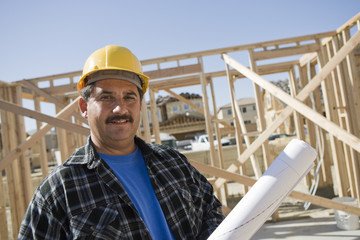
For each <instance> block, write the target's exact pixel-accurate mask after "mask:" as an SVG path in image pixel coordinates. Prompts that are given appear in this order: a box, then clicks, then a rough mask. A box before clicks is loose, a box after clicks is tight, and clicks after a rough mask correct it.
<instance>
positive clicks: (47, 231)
mask: <svg viewBox="0 0 360 240" xmlns="http://www.w3.org/2000/svg"><path fill="white" fill-rule="evenodd" d="M49 205H50V204H49V202H48V201H45V199H44V198H43V197H42V195H41V194H40V191H39V189H38V190H37V191H36V192H35V194H34V196H33V199H32V200H31V202H30V204H29V206H28V209H27V211H26V213H25V216H24V219H23V220H22V223H21V226H20V230H19V234H18V239H22V240H23V239H66V232H65V231H64V228H63V226H64V223H62V222H61V221H59V218H58V217H55V215H54V213H52V212H51V211H50V210H49ZM51 205H52V206H56V204H51Z"/></svg>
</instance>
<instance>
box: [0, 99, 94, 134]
mask: <svg viewBox="0 0 360 240" xmlns="http://www.w3.org/2000/svg"><path fill="white" fill-rule="evenodd" d="M0 109H3V110H6V111H8V112H12V113H15V114H19V115H22V116H26V117H29V118H33V119H36V120H38V121H41V122H46V123H48V124H50V125H52V126H55V127H59V128H63V129H66V130H68V131H72V132H77V133H80V134H83V135H88V134H89V129H88V128H85V127H83V126H80V125H77V124H74V123H71V122H69V121H66V120H63V119H59V118H54V117H51V116H49V115H46V114H43V113H40V112H37V111H33V110H30V109H27V108H24V107H20V106H18V105H16V104H13V103H9V102H7V101H4V100H0Z"/></svg>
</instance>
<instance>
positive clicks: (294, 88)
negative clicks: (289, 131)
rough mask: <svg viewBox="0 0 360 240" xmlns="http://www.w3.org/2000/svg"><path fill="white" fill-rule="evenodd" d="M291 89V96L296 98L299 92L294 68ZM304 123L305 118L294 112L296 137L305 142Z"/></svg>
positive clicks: (290, 79)
mask: <svg viewBox="0 0 360 240" xmlns="http://www.w3.org/2000/svg"><path fill="white" fill-rule="evenodd" d="M289 87H290V95H291V96H292V97H295V96H296V95H297V94H298V92H299V91H298V84H297V81H296V76H295V70H294V68H293V67H292V68H291V69H290V70H289ZM303 121H304V119H303V117H302V116H301V115H300V114H299V113H298V112H294V122H295V129H296V135H297V137H298V138H299V139H301V140H305V135H304V124H303Z"/></svg>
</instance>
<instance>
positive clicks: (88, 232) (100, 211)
mask: <svg viewBox="0 0 360 240" xmlns="http://www.w3.org/2000/svg"><path fill="white" fill-rule="evenodd" d="M70 230H71V233H72V234H73V239H120V238H121V235H122V232H121V231H120V221H119V212H118V211H117V209H116V208H115V207H114V206H112V205H108V206H97V207H96V208H94V209H90V210H89V211H86V212H82V213H80V214H77V215H75V216H73V217H72V218H71V219H70Z"/></svg>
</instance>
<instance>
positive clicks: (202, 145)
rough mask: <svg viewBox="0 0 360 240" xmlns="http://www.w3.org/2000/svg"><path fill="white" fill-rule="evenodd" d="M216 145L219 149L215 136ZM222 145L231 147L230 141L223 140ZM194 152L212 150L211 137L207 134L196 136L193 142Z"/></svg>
mask: <svg viewBox="0 0 360 240" xmlns="http://www.w3.org/2000/svg"><path fill="white" fill-rule="evenodd" d="M214 145H215V147H217V145H218V141H217V140H216V136H215V135H214ZM221 145H222V146H227V145H230V141H229V140H228V139H221ZM191 148H192V150H195V151H197V150H208V149H210V142H209V136H208V135H207V134H204V135H200V136H196V137H195V140H194V141H192V142H191Z"/></svg>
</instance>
